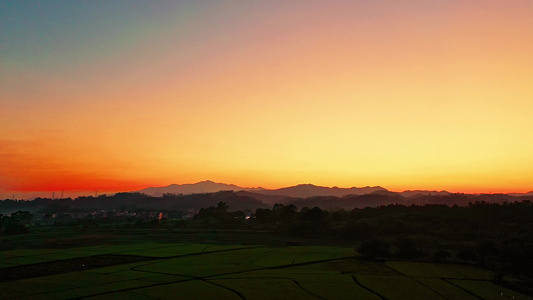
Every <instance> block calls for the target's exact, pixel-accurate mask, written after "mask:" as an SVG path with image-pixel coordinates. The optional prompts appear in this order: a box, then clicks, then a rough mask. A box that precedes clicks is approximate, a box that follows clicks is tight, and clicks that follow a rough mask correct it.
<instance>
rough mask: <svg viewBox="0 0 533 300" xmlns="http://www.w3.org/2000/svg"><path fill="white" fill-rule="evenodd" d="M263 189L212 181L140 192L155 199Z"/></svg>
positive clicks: (174, 185)
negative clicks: (164, 195)
mask: <svg viewBox="0 0 533 300" xmlns="http://www.w3.org/2000/svg"><path fill="white" fill-rule="evenodd" d="M260 190H263V188H260V187H259V188H243V187H239V186H236V185H234V184H226V183H217V182H213V181H211V180H206V181H200V182H197V183H186V184H171V185H168V186H163V187H149V188H145V189H142V190H140V191H138V192H140V193H144V194H147V195H150V196H154V197H161V196H163V194H201V193H216V192H219V191H236V192H237V191H260Z"/></svg>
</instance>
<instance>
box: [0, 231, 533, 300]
mask: <svg viewBox="0 0 533 300" xmlns="http://www.w3.org/2000/svg"><path fill="white" fill-rule="evenodd" d="M71 237H72V236H71V235H69V238H71ZM72 238H74V237H72ZM133 240H134V238H133V236H128V237H125V238H120V239H119V241H116V240H115V241H113V242H111V243H110V244H95V245H87V246H86V247H75V248H36V249H16V250H9V251H0V272H2V269H3V271H4V274H6V273H8V271H9V270H11V271H12V270H16V268H15V269H14V268H13V266H18V268H20V270H25V269H24V268H28V270H30V271H31V270H33V269H35V268H37V269H38V268H48V267H50V268H49V269H53V270H55V271H54V272H56V273H53V274H52V273H46V272H44V273H39V272H37V273H31V272H30V271H28V272H29V273H27V274H26V273H23V272H22V273H21V274H22V275H19V277H17V278H15V277H13V278H11V277H9V276H7V277H5V276H4V277H2V278H3V279H2V280H1V281H3V282H0V291H1V292H0V299H13V298H21V299H77V298H95V299H97V298H106V299H153V298H154V297H155V298H162V299H174V298H181V299H242V298H245V299H247V300H250V299H291V300H295V299H369V300H375V299H380V298H386V299H389V300H396V299H398V300H400V299H437V300H438V299H465V300H469V299H480V298H481V299H512V296H514V297H515V299H532V298H531V297H528V296H526V295H523V294H520V293H517V292H514V291H513V290H510V289H508V288H503V287H501V286H499V285H497V284H495V283H492V282H490V281H489V280H491V279H492V278H493V273H492V272H490V271H487V270H483V269H480V268H476V267H472V266H467V265H454V264H436V263H421V262H398V261H388V262H380V261H365V260H360V259H359V258H358V257H357V254H356V252H355V251H354V250H353V247H334V246H291V247H284V246H279V247H272V246H259V245H239V244H218V245H217V244H205V243H201V242H180V243H168V242H161V241H159V240H155V241H148V242H143V243H139V242H137V243H135V242H133ZM109 241H110V240H106V242H109ZM120 241H122V242H120ZM95 257H96V258H97V257H100V258H102V260H98V259H96V258H95ZM95 259H96V260H95ZM132 260H133V261H132ZM135 260H139V261H135ZM85 261H89V262H91V261H92V265H87V266H86V267H84V268H81V267H80V266H78V265H79V264H80V263H82V262H85ZM23 266H25V267H23ZM11 271H9V272H11ZM13 272H15V271H13ZM16 272H20V271H16ZM32 274H33V275H32ZM501 293H503V298H502V296H501ZM506 297H507V298H506Z"/></svg>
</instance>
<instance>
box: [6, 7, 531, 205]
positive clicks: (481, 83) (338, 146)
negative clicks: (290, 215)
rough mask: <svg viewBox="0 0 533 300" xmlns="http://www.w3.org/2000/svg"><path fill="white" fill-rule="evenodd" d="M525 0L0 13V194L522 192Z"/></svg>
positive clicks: (527, 50)
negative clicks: (317, 188)
mask: <svg viewBox="0 0 533 300" xmlns="http://www.w3.org/2000/svg"><path fill="white" fill-rule="evenodd" d="M531 16H533V1H530V0H521V1H519V0H516V1H515V0H509V1H500V0H498V1H494V0H479V1H473V0H450V1H446V0H445V1H427V0H406V1H395V0H390V1H388V0H382V1H361V0H353V1H312V0H311V1H276V0H274V1H222V0H221V1H135V0H132V1H119V0H117V1H98V0H95V1H53V0H50V1H24V0H22V1H4V0H0V28H1V30H0V198H2V199H3V198H11V196H12V195H15V197H19V195H29V194H31V193H36V192H47V193H50V192H54V191H55V192H56V194H57V193H59V192H60V191H64V192H65V194H66V195H69V193H70V195H72V194H74V193H81V192H84V191H91V193H92V192H94V191H131V190H139V189H142V188H145V187H149V186H164V185H168V184H172V183H177V184H182V183H194V182H198V181H202V180H213V181H216V182H225V183H233V184H236V185H239V186H244V187H257V186H262V187H265V188H280V187H284V186H291V185H296V184H299V183H312V184H316V185H321V186H339V187H352V186H357V187H361V186H375V185H380V186H383V187H385V188H387V189H389V190H393V191H403V190H409V189H411V190H413V189H429V190H447V191H451V192H467V193H500V192H503V193H505V192H528V191H531V190H533V154H532V153H533V117H532V112H533V55H532V53H533V18H532V17H531Z"/></svg>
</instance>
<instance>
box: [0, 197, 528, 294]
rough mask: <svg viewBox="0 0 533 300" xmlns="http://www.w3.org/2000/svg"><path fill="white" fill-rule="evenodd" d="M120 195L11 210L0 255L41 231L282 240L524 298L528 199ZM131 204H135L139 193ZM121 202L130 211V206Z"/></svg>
mask: <svg viewBox="0 0 533 300" xmlns="http://www.w3.org/2000/svg"><path fill="white" fill-rule="evenodd" d="M126 195H127V194H122V195H119V196H118V197H119V198H120V197H123V198H124V201H122V202H119V204H120V206H121V207H119V209H118V210H116V211H114V210H109V211H107V210H102V209H100V210H96V208H95V207H90V205H89V206H86V207H90V209H89V208H88V209H81V208H80V206H76V207H75V208H72V206H70V205H72V203H73V201H72V200H51V201H48V202H47V205H44V206H43V207H42V208H41V209H40V210H39V211H37V212H34V213H30V212H28V211H17V212H14V213H11V214H6V215H0V225H1V231H2V238H3V241H2V240H0V251H2V250H5V249H9V248H12V249H14V248H17V247H18V246H17V243H21V244H23V243H24V242H23V239H22V237H24V236H25V235H31V232H33V231H39V230H41V231H42V230H45V229H46V228H49V230H53V229H54V228H58V229H60V228H62V229H61V230H63V229H64V228H70V229H71V230H73V231H70V232H73V236H70V237H69V239H70V240H71V241H73V242H72V243H71V244H69V245H67V246H66V247H70V246H75V245H76V243H80V245H81V246H82V243H83V240H82V239H76V238H75V235H76V234H80V235H90V234H93V235H95V234H96V236H97V237H96V238H93V239H91V242H90V243H95V240H97V239H98V234H99V233H101V232H106V234H109V233H113V232H116V234H117V235H121V236H127V235H128V233H131V234H132V235H133V236H135V237H139V232H143V234H144V235H145V237H146V238H147V239H149V238H150V236H151V238H154V237H155V236H159V237H160V238H161V240H164V239H165V237H168V238H169V239H170V240H171V241H173V242H176V239H180V240H181V241H183V240H184V239H187V237H185V236H187V235H188V236H190V238H191V239H192V240H194V237H193V236H194V235H196V236H197V237H198V233H199V232H201V233H202V235H201V237H203V238H206V240H212V239H217V238H220V237H221V236H230V235H231V234H234V236H233V237H232V238H233V240H234V241H239V243H247V244H258V243H259V244H264V243H275V241H284V242H283V243H284V244H285V245H293V246H297V245H304V244H305V245H309V244H318V245H342V246H350V247H352V248H353V249H355V250H356V251H357V252H358V253H359V254H360V255H361V257H362V258H363V259H366V260H373V261H383V260H401V261H420V262H440V263H450V262H453V263H462V264H469V265H477V266H481V267H483V268H486V269H489V270H492V271H494V278H493V281H494V282H496V283H498V284H507V285H510V284H511V283H508V282H507V283H505V282H504V280H503V278H504V276H505V274H513V275H515V276H519V277H520V278H522V280H521V281H519V282H517V281H515V282H513V283H512V285H513V286H510V287H511V288H513V289H515V290H520V291H522V292H524V293H528V294H532V290H533V289H532V286H533V285H532V284H531V282H532V279H533V255H532V254H533V204H532V203H531V202H530V201H529V200H524V201H521V202H518V201H515V202H513V203H501V204H497V203H487V202H484V201H478V202H470V203H469V204H468V205H465V206H458V205H453V206H447V205H444V204H426V205H402V204H390V205H386V206H385V205H383V206H377V207H367V208H355V209H351V210H347V209H331V210H328V209H324V208H321V207H318V206H314V207H302V208H298V207H296V206H295V205H294V204H275V205H273V206H271V207H270V208H268V207H265V205H261V206H262V207H258V208H256V209H255V210H251V209H247V208H246V206H244V205H243V206H240V204H242V203H244V202H246V200H249V199H246V198H242V197H241V196H238V195H236V194H235V193H233V192H221V193H215V194H205V195H204V194H200V195H203V196H202V197H203V198H199V199H204V200H205V201H204V202H201V203H213V201H215V200H219V201H218V203H216V204H210V205H208V206H205V207H203V208H199V209H195V208H197V207H198V206H195V208H188V209H185V208H181V209H175V208H174V209H172V208H170V209H159V210H158V209H149V208H148V207H145V204H143V205H139V203H141V202H139V201H137V202H134V201H133V200H131V199H129V200H128V199H127V197H126ZM206 195H209V196H206ZM132 196H133V197H134V198H135V197H138V199H145V196H143V195H139V194H133V195H132ZM190 196H191V198H190V199H194V197H193V196H192V195H190ZM107 198H108V197H105V198H104V197H102V199H99V200H102V201H103V200H104V199H107ZM173 198H176V196H175V195H174V196H172V195H171V196H167V200H168V199H173ZM160 199H165V198H164V197H163V198H160ZM206 199H209V201H207V200H206ZM93 200H95V199H93ZM107 200H109V199H107ZM220 200H228V201H220ZM41 201H42V202H44V200H41ZM69 201H70V202H69ZM87 201H88V200H87ZM128 201H130V202H128ZM161 201H162V200H161ZM191 201H192V200H191ZM25 202H30V201H25ZM128 203H129V204H128ZM131 203H136V207H133V206H132V204H131ZM235 203H239V205H237V208H233V207H232V206H231V204H235ZM93 204H94V203H93ZM26 205H27V204H26ZM108 205H111V204H108ZM114 205H117V204H114ZM137 205H139V206H140V207H139V206H137ZM146 205H147V204H146ZM108 207H110V206H108ZM132 211H135V213H133V212H132ZM46 230H48V229H46ZM28 232H29V233H28ZM76 232H77V233H76ZM228 234H229V235H228ZM10 236H13V237H21V238H19V239H16V238H13V239H10V238H9V237H10ZM265 237H266V238H265ZM65 240H68V239H65ZM41 242H44V241H41ZM61 244H62V238H61V237H58V238H57V240H56V243H55V244H54V243H50V244H49V245H48V246H52V247H54V246H60V245H61ZM40 246H42V245H40Z"/></svg>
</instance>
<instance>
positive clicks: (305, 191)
mask: <svg viewBox="0 0 533 300" xmlns="http://www.w3.org/2000/svg"><path fill="white" fill-rule="evenodd" d="M218 191H235V192H241V191H244V192H248V193H253V194H260V195H268V196H284V197H294V198H309V197H317V196H334V197H344V196H348V195H366V194H387V195H390V194H398V195H401V196H403V197H406V198H409V197H413V196H417V195H424V196H428V195H431V196H435V195H441V196H445V195H449V194H450V193H449V192H447V191H426V190H412V191H411V190H407V191H403V192H400V193H395V192H391V191H389V190H387V189H385V188H383V187H380V186H373V187H370V186H366V187H351V188H339V187H336V186H334V187H324V186H316V185H313V184H299V185H296V186H291V187H284V188H280V189H273V190H271V189H264V188H261V187H253V188H249V187H239V186H237V185H234V184H225V183H217V182H213V181H210V180H206V181H201V182H198V183H193V184H171V185H168V186H164V187H149V188H146V189H142V190H140V191H138V192H140V193H144V194H147V195H150V196H154V197H161V196H163V194H198V193H214V192H218ZM242 194H247V193H242Z"/></svg>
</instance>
